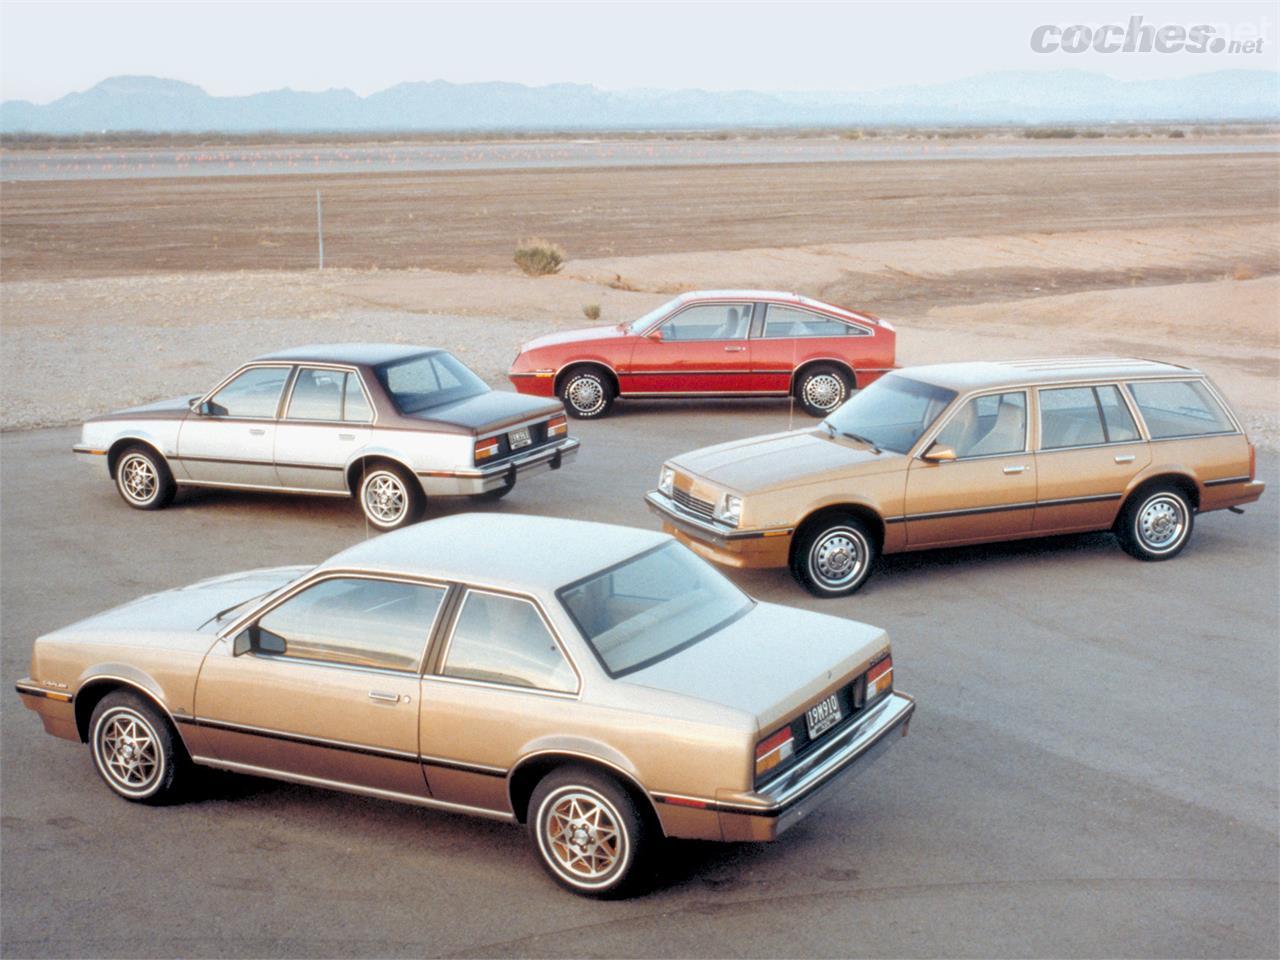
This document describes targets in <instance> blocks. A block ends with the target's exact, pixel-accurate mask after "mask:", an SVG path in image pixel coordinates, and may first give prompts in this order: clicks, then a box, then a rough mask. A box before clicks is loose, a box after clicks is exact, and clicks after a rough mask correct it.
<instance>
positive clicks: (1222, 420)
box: [1128, 380, 1235, 440]
mask: <svg viewBox="0 0 1280 960" xmlns="http://www.w3.org/2000/svg"><path fill="white" fill-rule="evenodd" d="M1128 387H1129V393H1130V395H1132V397H1133V399H1134V401H1135V402H1136V403H1137V404H1138V409H1139V410H1141V411H1142V419H1143V420H1145V421H1146V422H1147V432H1148V433H1150V434H1151V438H1152V439H1153V440H1164V439H1167V438H1169V437H1195V436H1200V435H1202V434H1206V433H1232V432H1234V430H1235V427H1234V426H1232V423H1231V420H1230V419H1229V418H1228V417H1227V414H1226V412H1225V411H1224V410H1223V409H1222V407H1221V405H1220V404H1219V403H1218V401H1217V400H1215V399H1214V398H1213V395H1212V394H1211V393H1210V392H1209V388H1208V387H1206V386H1205V385H1204V384H1203V383H1201V382H1200V381H1198V380H1158V381H1139V382H1136V383H1130V384H1128Z"/></svg>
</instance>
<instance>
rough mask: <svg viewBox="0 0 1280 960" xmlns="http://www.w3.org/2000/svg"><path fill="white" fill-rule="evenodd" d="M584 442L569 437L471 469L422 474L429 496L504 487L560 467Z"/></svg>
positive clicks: (576, 453)
mask: <svg viewBox="0 0 1280 960" xmlns="http://www.w3.org/2000/svg"><path fill="white" fill-rule="evenodd" d="M580 445H581V444H580V442H579V441H578V440H575V439H574V438H573V437H566V438H565V439H564V440H562V441H560V442H559V443H557V444H555V445H554V446H547V447H539V448H538V449H537V450H534V451H532V452H530V453H526V454H524V455H523V456H519V457H515V458H513V459H511V460H505V461H503V462H502V463H495V464H494V465H493V466H491V467H475V468H473V469H469V470H449V471H440V472H435V471H423V472H420V473H419V474H418V478H419V479H420V480H421V481H422V487H423V489H424V490H425V491H426V492H427V495H428V496H465V495H470V494H477V493H488V492H489V491H490V490H500V489H501V488H503V487H508V486H511V485H513V484H514V483H515V482H516V478H517V477H526V476H529V475H531V474H535V473H540V472H542V471H543V470H559V469H560V468H561V467H562V466H563V465H564V464H565V463H567V462H568V461H570V460H572V459H573V458H574V457H576V456H577V455H578V447H579V446H580Z"/></svg>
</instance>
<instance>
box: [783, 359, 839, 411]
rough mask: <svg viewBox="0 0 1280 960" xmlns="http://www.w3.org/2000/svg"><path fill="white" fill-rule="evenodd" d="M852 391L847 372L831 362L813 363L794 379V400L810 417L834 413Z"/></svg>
mask: <svg viewBox="0 0 1280 960" xmlns="http://www.w3.org/2000/svg"><path fill="white" fill-rule="evenodd" d="M852 393H853V380H852V379H851V378H850V376H849V374H848V372H847V371H845V370H844V369H842V368H840V367H837V366H836V365H835V364H832V363H819V364H815V365H814V366H812V367H809V369H807V370H805V371H804V373H802V374H801V375H800V377H799V379H797V380H796V386H795V395H796V400H798V401H799V403H800V406H801V407H802V408H803V409H804V412H805V413H807V414H809V415H810V416H812V417H825V416H828V415H829V414H832V413H834V412H835V411H836V410H838V409H840V405H841V404H843V403H844V402H845V401H846V400H848V399H849V397H850V396H851V395H852Z"/></svg>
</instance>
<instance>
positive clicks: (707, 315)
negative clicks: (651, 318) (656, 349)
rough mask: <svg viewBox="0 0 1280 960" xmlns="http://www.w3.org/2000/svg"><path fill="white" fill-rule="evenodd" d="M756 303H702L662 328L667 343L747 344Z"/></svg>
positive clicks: (682, 312) (677, 315)
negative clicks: (674, 341) (695, 341)
mask: <svg viewBox="0 0 1280 960" xmlns="http://www.w3.org/2000/svg"><path fill="white" fill-rule="evenodd" d="M754 309H755V304H753V303H700V304H696V305H694V306H692V307H688V308H687V309H685V310H681V311H680V312H679V313H678V314H676V315H675V316H674V317H672V318H671V319H670V320H668V321H667V322H666V323H664V324H663V325H662V328H661V329H662V339H663V340H679V341H685V340H745V339H746V338H747V331H748V330H750V329H751V312H752V310H754Z"/></svg>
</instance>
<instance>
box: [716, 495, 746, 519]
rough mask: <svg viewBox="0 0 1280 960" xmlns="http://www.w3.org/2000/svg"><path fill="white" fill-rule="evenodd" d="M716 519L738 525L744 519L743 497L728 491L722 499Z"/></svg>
mask: <svg viewBox="0 0 1280 960" xmlns="http://www.w3.org/2000/svg"><path fill="white" fill-rule="evenodd" d="M716 519H717V520H720V521H723V522H724V523H727V524H728V525H729V526H731V527H736V526H737V525H738V521H739V520H740V519H742V498H741V497H735V496H734V495H733V494H732V493H726V494H725V495H724V496H723V497H722V498H721V500H720V509H719V510H717V511H716Z"/></svg>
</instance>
